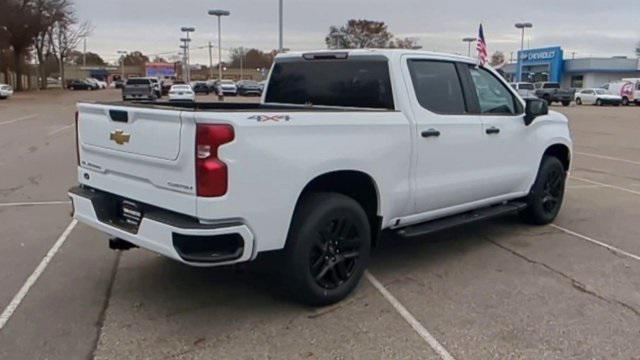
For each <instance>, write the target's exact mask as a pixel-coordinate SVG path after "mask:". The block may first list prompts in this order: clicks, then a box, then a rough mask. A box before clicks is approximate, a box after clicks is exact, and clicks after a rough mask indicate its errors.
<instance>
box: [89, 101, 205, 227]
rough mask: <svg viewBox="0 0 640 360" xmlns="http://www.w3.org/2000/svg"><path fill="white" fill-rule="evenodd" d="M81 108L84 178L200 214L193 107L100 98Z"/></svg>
mask: <svg viewBox="0 0 640 360" xmlns="http://www.w3.org/2000/svg"><path fill="white" fill-rule="evenodd" d="M78 109H79V119H78V135H79V136H78V139H79V148H80V167H81V169H80V170H81V176H80V179H79V180H80V181H81V183H83V184H85V185H88V186H91V187H95V188H98V189H101V190H104V191H107V192H110V193H114V194H117V195H121V196H123V197H128V198H131V199H134V200H139V201H142V202H146V203H150V204H152V205H156V206H160V207H163V208H167V209H171V210H174V211H178V212H182V213H187V214H195V170H194V164H195V159H194V158H195V150H194V149H195V122H194V120H193V113H192V112H188V111H186V112H182V111H179V110H172V109H154V108H151V107H149V108H144V107H125V106H110V105H99V104H79V106H78ZM82 173H84V174H82Z"/></svg>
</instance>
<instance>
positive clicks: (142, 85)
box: [122, 77, 159, 101]
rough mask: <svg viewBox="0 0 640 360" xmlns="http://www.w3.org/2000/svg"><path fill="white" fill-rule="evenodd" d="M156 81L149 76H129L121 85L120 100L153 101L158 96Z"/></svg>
mask: <svg viewBox="0 0 640 360" xmlns="http://www.w3.org/2000/svg"><path fill="white" fill-rule="evenodd" d="M157 84H158V82H157V80H156V81H155V82H154V81H153V79H151V78H142V77H140V78H131V79H128V80H127V82H126V83H125V84H124V86H123V87H122V100H123V101H127V100H147V101H154V100H156V99H157V98H158V91H159V90H158V87H157V86H158V85H157Z"/></svg>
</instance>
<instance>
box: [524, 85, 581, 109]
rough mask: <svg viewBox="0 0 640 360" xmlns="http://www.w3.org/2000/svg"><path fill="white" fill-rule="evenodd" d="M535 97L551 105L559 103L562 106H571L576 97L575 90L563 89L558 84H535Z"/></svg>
mask: <svg viewBox="0 0 640 360" xmlns="http://www.w3.org/2000/svg"><path fill="white" fill-rule="evenodd" d="M534 86H535V88H536V90H535V91H534V94H535V96H537V97H538V98H540V99H543V100H544V101H546V102H547V103H548V104H549V105H551V104H553V103H554V102H559V103H561V104H562V106H569V105H571V102H572V101H573V100H574V97H575V93H576V92H575V90H573V89H563V88H561V87H560V84H559V83H556V82H539V83H535V85H534Z"/></svg>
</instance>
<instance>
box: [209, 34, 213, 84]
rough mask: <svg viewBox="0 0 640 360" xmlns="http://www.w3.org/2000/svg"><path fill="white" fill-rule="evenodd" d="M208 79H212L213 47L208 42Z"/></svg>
mask: <svg viewBox="0 0 640 360" xmlns="http://www.w3.org/2000/svg"><path fill="white" fill-rule="evenodd" d="M209 78H210V79H213V45H212V44H211V41H209Z"/></svg>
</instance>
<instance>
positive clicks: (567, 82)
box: [501, 46, 640, 88]
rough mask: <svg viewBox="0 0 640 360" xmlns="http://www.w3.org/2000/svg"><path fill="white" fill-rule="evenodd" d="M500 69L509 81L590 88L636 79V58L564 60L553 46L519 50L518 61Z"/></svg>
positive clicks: (638, 63)
mask: <svg viewBox="0 0 640 360" xmlns="http://www.w3.org/2000/svg"><path fill="white" fill-rule="evenodd" d="M501 70H502V71H503V72H504V75H505V77H506V78H507V79H508V80H509V81H513V82H515V81H524V82H538V81H551V82H559V83H560V84H561V86H562V87H567V88H590V87H600V86H602V85H604V84H606V83H609V82H612V81H615V80H621V79H623V78H640V59H637V58H627V57H611V58H601V57H591V58H579V59H565V58H564V51H563V49H562V48H561V47H557V46H556V47H547V48H540V49H529V50H524V51H519V52H518V61H517V62H516V63H510V64H506V65H504V66H503V67H502V68H501ZM520 79H521V80H520Z"/></svg>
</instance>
